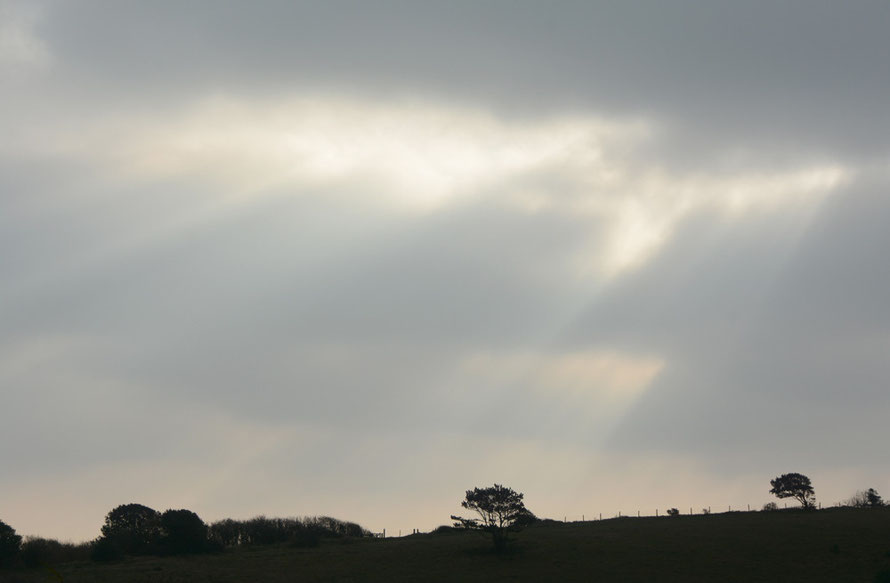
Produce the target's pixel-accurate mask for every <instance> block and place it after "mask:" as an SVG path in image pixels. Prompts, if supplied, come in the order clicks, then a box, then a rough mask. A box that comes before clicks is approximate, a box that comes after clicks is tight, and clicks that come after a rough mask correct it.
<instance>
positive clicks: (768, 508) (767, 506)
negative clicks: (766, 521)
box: [763, 502, 779, 512]
mask: <svg viewBox="0 0 890 583" xmlns="http://www.w3.org/2000/svg"><path fill="white" fill-rule="evenodd" d="M778 509H779V505H778V504H776V503H775V502H767V503H766V504H764V505H763V511H764V512H772V511H774V510H778Z"/></svg>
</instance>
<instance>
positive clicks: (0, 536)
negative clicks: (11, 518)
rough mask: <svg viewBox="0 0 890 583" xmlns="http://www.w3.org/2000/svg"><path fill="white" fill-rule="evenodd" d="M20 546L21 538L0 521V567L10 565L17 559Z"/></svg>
mask: <svg viewBox="0 0 890 583" xmlns="http://www.w3.org/2000/svg"><path fill="white" fill-rule="evenodd" d="M21 546H22V537H20V536H19V535H17V534H16V533H15V529H14V528H12V527H11V526H9V525H8V524H6V523H5V522H3V521H2V520H0V567H6V566H9V565H12V564H13V563H14V562H15V561H16V560H17V559H18V554H19V551H20V549H21Z"/></svg>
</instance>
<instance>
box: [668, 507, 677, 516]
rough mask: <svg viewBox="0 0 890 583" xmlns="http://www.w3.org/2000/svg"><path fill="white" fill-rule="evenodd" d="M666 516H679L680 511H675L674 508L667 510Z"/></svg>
mask: <svg viewBox="0 0 890 583" xmlns="http://www.w3.org/2000/svg"><path fill="white" fill-rule="evenodd" d="M667 515H668V516H680V511H679V510H677V509H676V508H668V509H667Z"/></svg>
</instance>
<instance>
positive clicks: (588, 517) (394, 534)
mask: <svg viewBox="0 0 890 583" xmlns="http://www.w3.org/2000/svg"><path fill="white" fill-rule="evenodd" d="M769 505H770V503H767V504H765V505H760V506H757V505H754V506H752V505H751V504H745V505H739V506H733V505H731V504H728V505H726V506H725V507H724V506H721V507H719V508H716V507H712V506H705V507H701V508H700V509H698V510H696V508H695V507H693V506H690V507H689V508H688V509H687V508H683V509H679V508H675V507H668V508H655V509H653V510H654V512H653V511H649V510H647V511H646V513H645V514H644V513H643V511H642V510H636V511H631V512H629V513H628V512H625V511H622V510H618V511H617V512H614V511H613V512H606V513H603V512H595V513H591V514H586V513H582V514H564V515H563V516H562V522H563V523H566V524H567V523H570V522H571V523H575V522H595V521H599V520H613V519H616V518H659V517H666V516H681V515H686V516H695V515H697V516H707V515H710V514H724V513H730V512H761V511H765V510H779V509H783V510H787V509H788V503H787V502H784V503H783V505H782V506H781V507H779V506H778V504H776V505H775V507H773V508H767V506H769ZM835 506H842V504H841V503H838V504H836V505H835ZM791 508H792V509H793V508H796V506H793V505H792V507H791ZM816 508H817V509H818V510H821V509H822V504H821V503H817V505H816ZM687 510H688V512H687ZM569 518H571V519H572V520H569ZM544 520H548V519H544ZM549 520H557V519H554V518H551V519H549ZM425 532H429V531H422V530H420V529H418V528H412V529H410V530H405V529H396V530H390V531H389V532H387V530H386V529H385V528H384V529H383V531H382V532H374V533H371V534H372V535H373V536H374V537H375V538H400V537H403V536H411V535H414V534H424V533H425Z"/></svg>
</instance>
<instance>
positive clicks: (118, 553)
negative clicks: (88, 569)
mask: <svg viewBox="0 0 890 583" xmlns="http://www.w3.org/2000/svg"><path fill="white" fill-rule="evenodd" d="M90 558H91V559H92V560H94V561H98V562H100V563H108V562H111V561H119V560H121V559H123V558H124V549H123V548H122V547H121V544H120V541H119V540H118V539H116V538H114V537H112V538H106V537H100V538H97V539H96V540H94V541H93V544H92V550H91V552H90Z"/></svg>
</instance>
